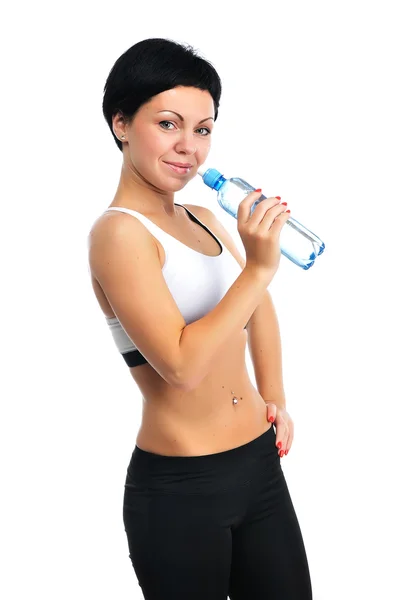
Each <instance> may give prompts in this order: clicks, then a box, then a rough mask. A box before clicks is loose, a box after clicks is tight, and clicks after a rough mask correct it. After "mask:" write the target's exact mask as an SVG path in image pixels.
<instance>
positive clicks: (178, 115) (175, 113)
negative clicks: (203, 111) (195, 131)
mask: <svg viewBox="0 0 413 600" xmlns="http://www.w3.org/2000/svg"><path fill="white" fill-rule="evenodd" d="M161 112H171V113H174V115H176V116H177V117H179V118H180V119H181V121H183V120H184V118H183V116H182V115H180V114H179V113H177V112H175V111H174V110H168V109H166V108H165V109H164V110H158V113H161ZM208 119H212V120H214V117H207V118H206V119H202V121H199V123H203V122H204V121H208ZM199 123H198V125H199Z"/></svg>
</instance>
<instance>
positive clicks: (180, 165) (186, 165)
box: [165, 161, 193, 169]
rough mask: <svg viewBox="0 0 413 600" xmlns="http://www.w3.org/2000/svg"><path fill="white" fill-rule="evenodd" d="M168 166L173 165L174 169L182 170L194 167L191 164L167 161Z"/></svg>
mask: <svg viewBox="0 0 413 600" xmlns="http://www.w3.org/2000/svg"><path fill="white" fill-rule="evenodd" d="M165 162H166V164H167V165H173V166H174V167H181V168H182V169H190V168H192V167H193V165H191V164H190V163H176V162H169V161H165Z"/></svg>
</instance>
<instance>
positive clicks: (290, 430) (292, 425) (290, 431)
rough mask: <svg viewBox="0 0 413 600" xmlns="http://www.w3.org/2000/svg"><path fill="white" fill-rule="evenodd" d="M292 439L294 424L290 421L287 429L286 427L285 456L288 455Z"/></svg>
mask: <svg viewBox="0 0 413 600" xmlns="http://www.w3.org/2000/svg"><path fill="white" fill-rule="evenodd" d="M293 439H294V423H293V422H292V421H290V424H289V427H288V440H287V442H286V447H285V455H287V454H288V452H289V451H290V449H291V445H292V443H293Z"/></svg>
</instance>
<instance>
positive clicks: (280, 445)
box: [275, 420, 286, 456]
mask: <svg viewBox="0 0 413 600" xmlns="http://www.w3.org/2000/svg"><path fill="white" fill-rule="evenodd" d="M275 431H276V435H275V445H276V447H277V450H278V454H279V455H280V456H281V452H282V451H283V450H284V448H285V438H286V427H285V422H284V421H282V420H279V421H278V422H277V425H276V428H275Z"/></svg>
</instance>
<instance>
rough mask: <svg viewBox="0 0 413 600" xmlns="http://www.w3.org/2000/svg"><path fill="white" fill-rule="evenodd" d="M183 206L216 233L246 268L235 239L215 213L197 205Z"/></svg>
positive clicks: (242, 266) (241, 265) (238, 261)
mask: <svg viewBox="0 0 413 600" xmlns="http://www.w3.org/2000/svg"><path fill="white" fill-rule="evenodd" d="M182 206H185V207H186V208H188V210H190V211H191V212H192V213H193V214H194V215H195V216H196V217H197V218H198V219H199V220H200V221H202V222H203V223H204V224H205V225H206V226H207V227H209V229H210V230H211V231H212V233H214V234H215V235H216V236H217V238H219V239H220V240H221V242H222V243H223V244H224V246H225V247H226V248H227V250H228V251H229V252H231V254H232V256H233V257H234V258H235V260H236V261H237V263H238V264H239V265H240V267H241V268H242V269H243V268H244V267H245V260H244V258H243V256H242V254H241V253H240V251H239V250H238V247H237V244H236V243H235V241H234V238H233V237H232V235H231V234H230V233H229V231H228V230H227V229H226V228H225V227H224V225H223V224H222V223H221V221H220V220H219V219H218V218H217V217H216V215H215V213H213V212H212V210H209V208H206V207H205V206H198V205H196V204H183V205H182Z"/></svg>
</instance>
